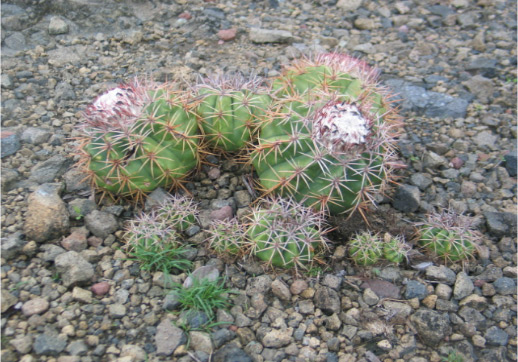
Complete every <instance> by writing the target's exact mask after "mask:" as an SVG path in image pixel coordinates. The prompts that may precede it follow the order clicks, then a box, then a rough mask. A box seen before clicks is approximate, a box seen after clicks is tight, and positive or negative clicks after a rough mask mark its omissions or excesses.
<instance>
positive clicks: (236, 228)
mask: <svg viewBox="0 0 518 362" xmlns="http://www.w3.org/2000/svg"><path fill="white" fill-rule="evenodd" d="M208 232H209V237H208V239H207V241H208V247H209V249H211V250H213V251H214V252H215V253H216V254H218V255H222V256H225V255H231V256H235V255H239V254H240V253H241V250H242V249H243V246H244V238H245V228H244V225H243V224H241V223H239V221H238V220H237V219H235V218H234V219H225V220H214V221H213V222H212V223H211V224H210V227H209V230H208Z"/></svg>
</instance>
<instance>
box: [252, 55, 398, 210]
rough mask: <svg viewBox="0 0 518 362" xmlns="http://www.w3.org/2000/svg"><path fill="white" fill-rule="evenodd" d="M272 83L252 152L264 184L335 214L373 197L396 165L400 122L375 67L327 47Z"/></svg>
mask: <svg viewBox="0 0 518 362" xmlns="http://www.w3.org/2000/svg"><path fill="white" fill-rule="evenodd" d="M272 88H273V89H274V90H275V91H276V92H277V93H276V99H275V100H274V102H273V105H272V107H271V108H270V109H269V110H268V111H267V113H266V115H265V117H264V120H263V122H262V123H261V125H260V134H259V137H258V144H257V145H256V146H255V147H254V148H253V149H252V152H251V162H252V164H253V166H254V168H255V170H256V172H257V173H258V176H259V183H260V185H261V188H262V189H263V191H264V192H265V193H274V194H278V195H281V196H286V197H293V198H295V199H296V200H297V201H299V202H303V203H304V204H305V205H307V206H310V207H312V208H314V209H317V210H325V211H328V212H331V213H335V214H336V213H349V212H352V211H354V210H356V209H359V208H360V209H362V208H364V207H366V206H367V205H368V204H369V203H372V202H373V200H374V197H375V195H376V194H377V193H380V192H383V190H384V189H385V187H386V185H387V182H388V181H389V180H390V179H391V174H392V171H393V169H394V168H395V166H396V162H395V161H396V152H395V136H396V135H397V132H396V131H397V128H398V126H399V122H398V117H397V115H396V113H395V111H394V110H393V109H392V108H391V107H390V105H389V101H388V96H387V94H386V92H385V91H384V90H383V89H382V88H381V87H379V86H378V85H377V83H376V74H375V72H374V71H372V70H371V69H370V68H369V67H368V66H367V65H365V64H364V63H363V62H360V61H358V60H356V59H354V58H351V57H348V56H345V55H339V54H323V55H320V56H317V57H315V58H314V59H313V60H302V61H299V62H298V63H296V64H294V65H293V66H292V67H289V68H287V69H286V71H285V72H284V74H283V75H282V76H280V77H279V78H277V79H275V80H274V81H273V84H272Z"/></svg>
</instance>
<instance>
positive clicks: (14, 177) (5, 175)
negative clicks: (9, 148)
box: [0, 146, 20, 192]
mask: <svg viewBox="0 0 518 362" xmlns="http://www.w3.org/2000/svg"><path fill="white" fill-rule="evenodd" d="M0 147H2V150H3V146H0ZM1 172H2V177H1V178H0V183H1V187H2V191H3V192H8V191H11V190H12V189H13V188H15V187H16V182H17V181H19V179H20V174H19V173H18V171H16V170H13V169H12V168H2V171H1Z"/></svg>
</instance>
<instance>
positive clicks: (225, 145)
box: [195, 75, 271, 152]
mask: <svg viewBox="0 0 518 362" xmlns="http://www.w3.org/2000/svg"><path fill="white" fill-rule="evenodd" d="M260 82H261V80H260V79H259V78H257V79H251V80H246V79H244V78H243V77H242V76H237V75H234V76H230V75H229V76H224V77H217V78H212V79H206V80H205V81H204V82H203V83H201V84H198V85H197V86H196V87H195V88H196V91H195V92H196V95H197V96H198V97H199V98H200V99H201V102H200V103H199V105H198V107H197V109H196V110H197V113H198V116H199V118H200V127H201V129H202V131H203V133H204V135H205V141H206V142H207V144H208V145H209V147H210V148H212V149H215V150H219V151H223V152H235V151H239V150H241V149H243V148H244V147H245V146H246V145H247V144H248V143H249V142H250V141H251V140H252V137H253V136H254V132H255V130H256V128H257V119H258V117H260V116H262V115H263V114H264V111H265V109H266V108H267V107H268V105H269V104H270V102H271V98H270V96H269V95H267V94H266V92H265V90H261V88H260V86H259V84H260Z"/></svg>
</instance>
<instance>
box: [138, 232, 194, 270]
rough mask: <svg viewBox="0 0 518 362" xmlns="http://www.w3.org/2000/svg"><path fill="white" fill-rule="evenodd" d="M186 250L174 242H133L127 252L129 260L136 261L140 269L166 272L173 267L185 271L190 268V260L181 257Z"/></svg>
mask: <svg viewBox="0 0 518 362" xmlns="http://www.w3.org/2000/svg"><path fill="white" fill-rule="evenodd" d="M187 252H188V250H187V249H186V248H184V247H182V246H177V245H175V244H164V245H159V244H150V243H147V242H145V240H144V242H142V243H135V244H133V245H132V248H131V250H130V251H129V252H128V255H129V256H130V258H129V260H133V261H137V262H138V263H139V264H140V269H141V270H145V271H149V272H154V271H161V272H163V273H164V274H168V273H169V272H170V271H171V270H173V269H178V270H181V271H186V270H189V269H191V266H192V262H191V261H190V260H187V259H185V258H183V255H184V254H185V253H187Z"/></svg>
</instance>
